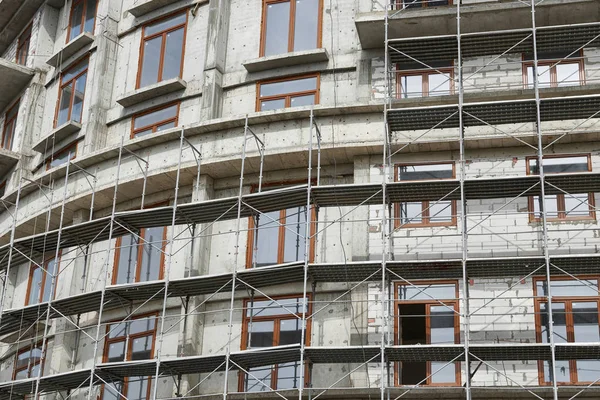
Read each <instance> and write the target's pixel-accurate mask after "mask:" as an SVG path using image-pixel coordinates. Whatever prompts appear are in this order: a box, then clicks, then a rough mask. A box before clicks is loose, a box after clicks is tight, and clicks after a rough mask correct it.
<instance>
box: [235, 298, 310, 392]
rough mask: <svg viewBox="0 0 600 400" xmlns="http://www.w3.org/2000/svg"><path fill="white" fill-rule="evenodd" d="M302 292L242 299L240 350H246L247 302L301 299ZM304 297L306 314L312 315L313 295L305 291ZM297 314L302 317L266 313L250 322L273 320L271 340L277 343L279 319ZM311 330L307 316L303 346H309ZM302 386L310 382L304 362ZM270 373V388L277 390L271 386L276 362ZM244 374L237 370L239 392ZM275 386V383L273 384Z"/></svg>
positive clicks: (289, 318)
mask: <svg viewBox="0 0 600 400" xmlns="http://www.w3.org/2000/svg"><path fill="white" fill-rule="evenodd" d="M302 297H303V294H302V293H300V294H297V295H293V294H288V295H280V296H272V297H271V298H268V297H257V298H254V299H244V301H243V307H242V337H241V344H240V350H242V351H244V350H248V334H249V332H250V331H249V322H250V317H248V308H249V303H250V302H251V301H253V302H259V301H271V300H285V299H302ZM306 298H307V301H308V304H307V307H306V316H310V315H312V303H313V296H312V294H311V293H306ZM298 316H299V317H300V318H302V313H299V314H277V315H268V316H264V317H252V322H257V321H258V322H261V321H275V322H274V324H273V341H277V343H279V338H280V333H281V331H280V329H281V321H282V320H293V319H297V318H298ZM311 332H312V318H310V319H309V318H307V319H306V329H305V334H304V345H305V346H310V339H311ZM276 347H277V346H271V347H265V348H276ZM304 370H305V371H304V386H305V387H308V385H309V383H310V376H309V373H308V363H306V365H305V366H304ZM272 371H273V372H272V374H271V386H270V387H271V390H278V389H277V387H275V388H274V387H273V386H274V385H273V382H275V383H277V379H278V375H277V372H278V367H277V364H275V365H273V370H272ZM245 377H246V374H245V373H244V372H243V371H239V372H238V391H239V392H244V391H245V390H244V389H245V388H244V384H245V382H244V380H245ZM275 386H277V385H275Z"/></svg>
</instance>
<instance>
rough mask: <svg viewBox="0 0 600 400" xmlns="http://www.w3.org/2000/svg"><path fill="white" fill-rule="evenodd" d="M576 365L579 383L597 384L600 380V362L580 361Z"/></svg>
mask: <svg viewBox="0 0 600 400" xmlns="http://www.w3.org/2000/svg"><path fill="white" fill-rule="evenodd" d="M576 363H577V381H578V382H596V381H597V380H598V378H599V377H600V361H593V360H578V361H577V362H576ZM596 383H598V382H596Z"/></svg>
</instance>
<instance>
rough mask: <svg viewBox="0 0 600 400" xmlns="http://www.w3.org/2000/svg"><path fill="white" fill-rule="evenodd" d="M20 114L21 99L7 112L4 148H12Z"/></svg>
mask: <svg viewBox="0 0 600 400" xmlns="http://www.w3.org/2000/svg"><path fill="white" fill-rule="evenodd" d="M18 115H19V101H17V102H16V103H15V105H13V106H12V107H11V108H9V109H8V111H7V112H6V116H5V117H4V128H3V129H2V148H3V149H6V150H12V146H13V140H14V138H15V131H16V129H17V116H18Z"/></svg>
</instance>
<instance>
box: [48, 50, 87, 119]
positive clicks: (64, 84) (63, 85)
mask: <svg viewBox="0 0 600 400" xmlns="http://www.w3.org/2000/svg"><path fill="white" fill-rule="evenodd" d="M84 62H87V63H88V65H87V67H86V68H85V69H84V70H83V71H81V72H80V73H78V74H77V75H76V76H74V77H73V78H71V79H70V80H68V81H67V82H64V81H63V77H64V76H65V74H66V73H68V72H69V71H71V70H72V69H75V68H76V67H77V66H79V64H81V63H84ZM89 69H90V59H89V57H88V56H87V55H86V56H84V57H82V58H80V59H79V60H77V61H76V62H75V63H73V65H71V66H70V67H69V68H67V69H66V70H64V71H62V72H61V74H60V82H59V85H58V98H57V99H56V111H55V112H54V124H53V126H54V128H58V114H59V112H60V101H61V100H62V92H63V89H64V88H66V87H67V86H69V85H72V86H73V89H74V88H75V83H76V82H77V79H79V78H81V77H82V76H83V75H84V74H86V77H85V89H84V91H83V96H82V98H83V101H82V102H81V116H80V120H83V111H84V110H85V107H84V104H85V93H86V91H87V80H88V78H89V76H87V73H88V72H89ZM74 102H75V90H73V92H72V93H71V101H70V102H69V114H68V118H67V122H65V123H68V122H69V121H73V103H74Z"/></svg>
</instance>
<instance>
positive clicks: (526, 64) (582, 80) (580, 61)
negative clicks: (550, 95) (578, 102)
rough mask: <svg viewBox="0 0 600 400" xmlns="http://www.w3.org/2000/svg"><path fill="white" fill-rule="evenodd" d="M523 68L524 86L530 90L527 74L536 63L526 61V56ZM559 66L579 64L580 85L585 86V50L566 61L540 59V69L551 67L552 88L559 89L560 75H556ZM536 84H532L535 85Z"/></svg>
mask: <svg viewBox="0 0 600 400" xmlns="http://www.w3.org/2000/svg"><path fill="white" fill-rule="evenodd" d="M521 58H522V60H523V63H522V64H523V67H522V74H523V86H524V88H525V89H528V88H529V85H530V83H529V76H528V74H527V69H528V68H529V67H532V68H533V65H534V62H533V61H527V60H525V55H523V56H522V57H521ZM558 64H578V66H579V85H581V86H583V85H585V64H584V62H583V50H579V52H578V56H577V58H572V59H570V58H566V59H558V58H557V59H553V60H544V59H542V60H540V59H538V67H542V66H549V67H551V68H550V87H553V88H554V87H558V75H557V73H556V66H557V65H558ZM533 83H534V82H531V84H533Z"/></svg>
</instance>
